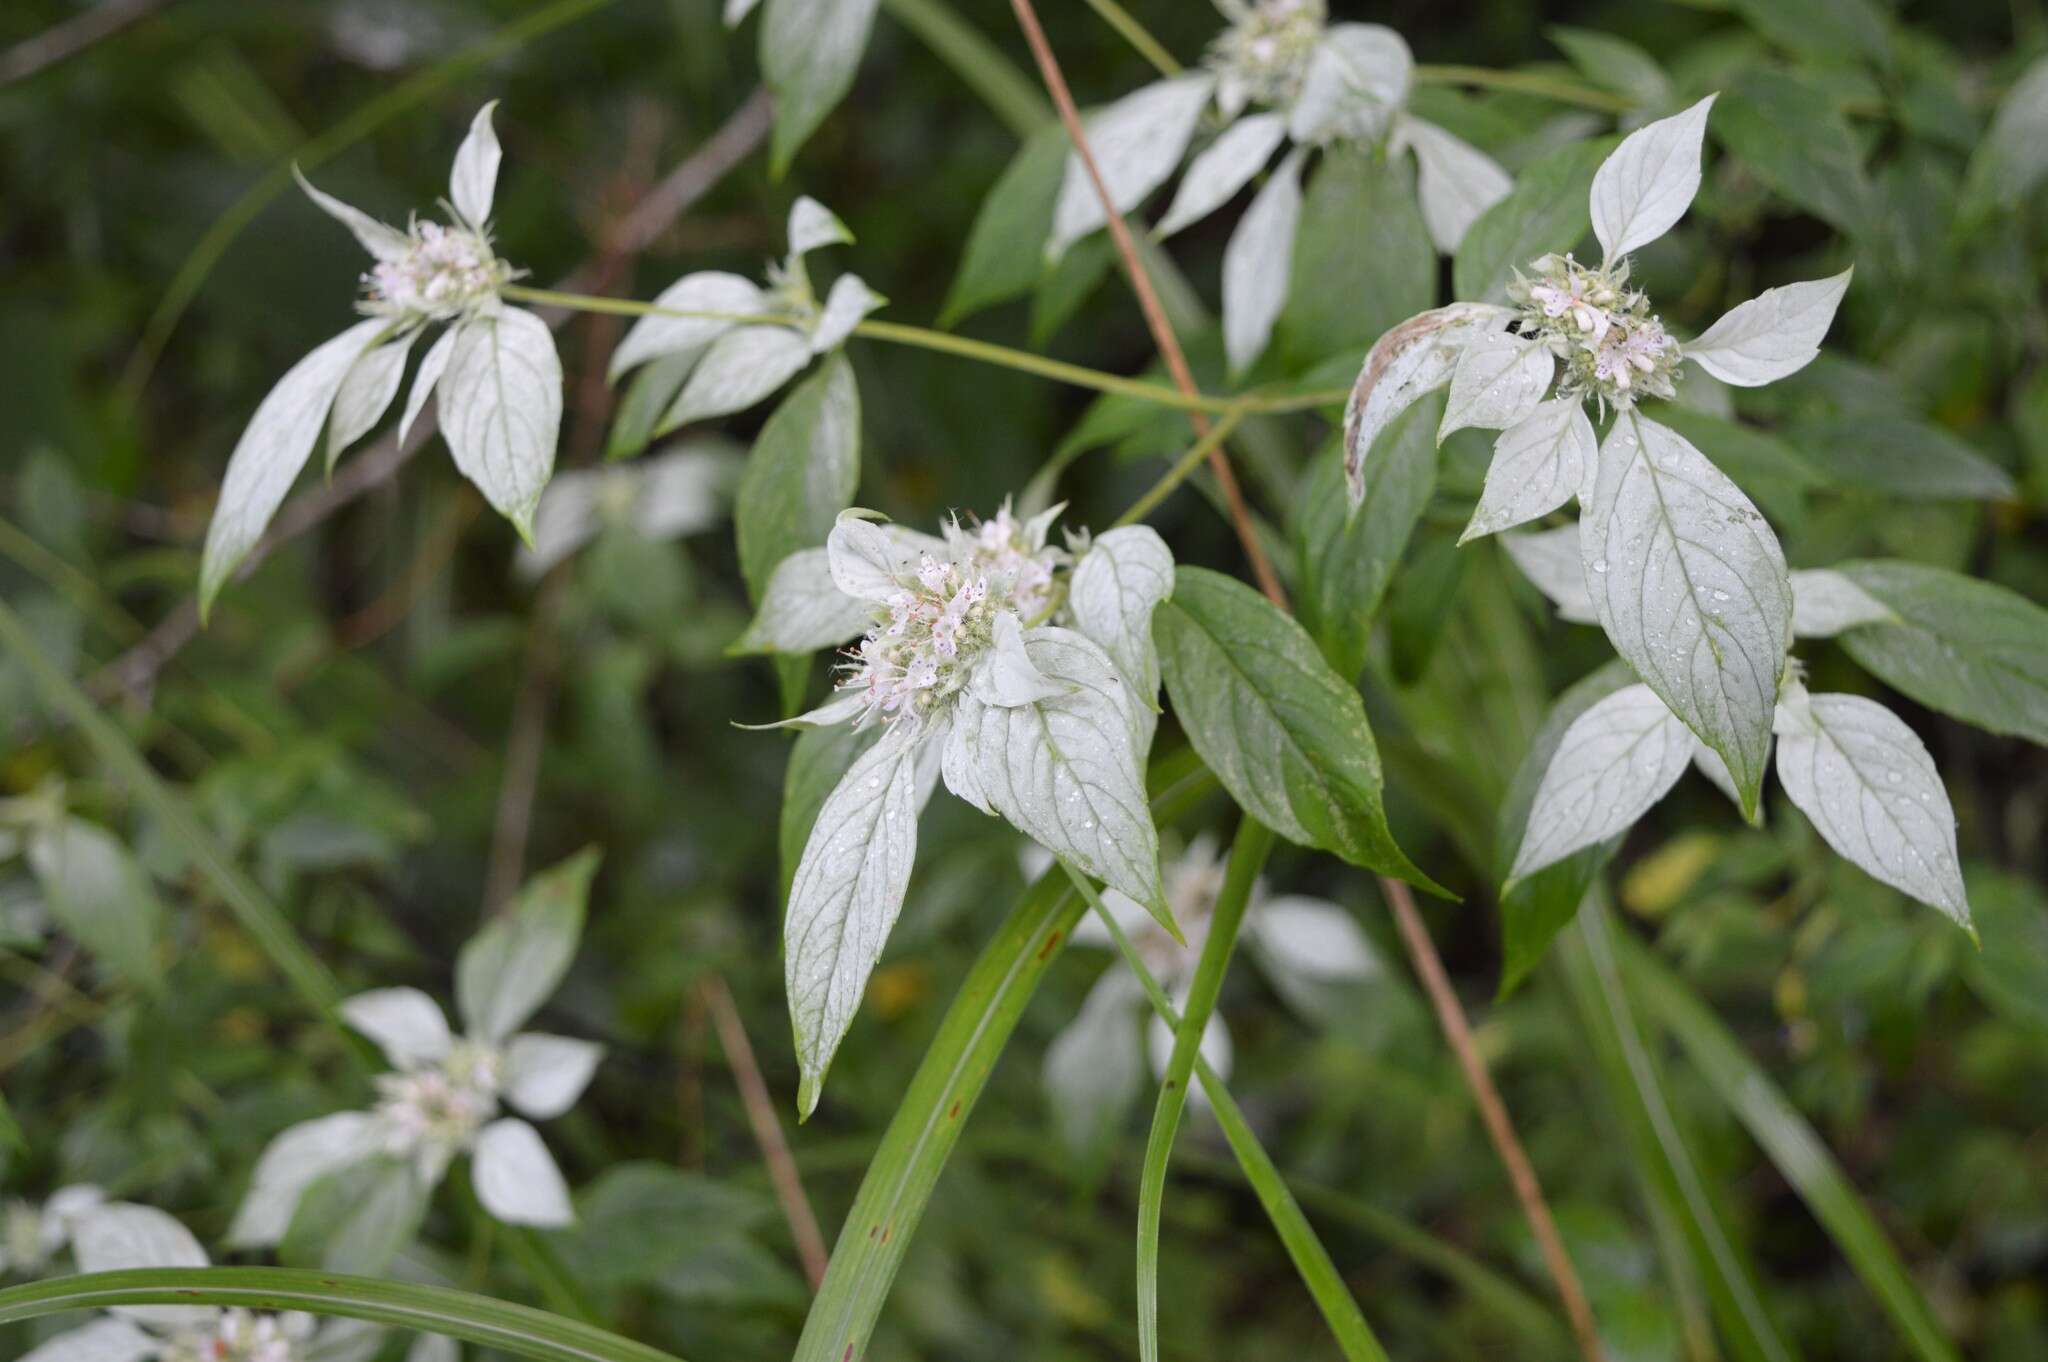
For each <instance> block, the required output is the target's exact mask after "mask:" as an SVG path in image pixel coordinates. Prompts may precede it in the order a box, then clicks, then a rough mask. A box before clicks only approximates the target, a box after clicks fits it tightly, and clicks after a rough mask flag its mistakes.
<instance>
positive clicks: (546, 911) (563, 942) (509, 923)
mask: <svg viewBox="0 0 2048 1362" xmlns="http://www.w3.org/2000/svg"><path fill="white" fill-rule="evenodd" d="M594 872H595V865H594V862H592V861H591V860H590V858H588V857H587V856H586V857H579V858H576V859H575V860H572V861H569V862H565V863H564V864H563V865H561V866H558V867H556V868H554V869H552V870H548V871H543V872H542V873H541V874H540V875H538V876H536V877H535V878H534V879H533V881H532V882H530V883H529V884H528V885H527V886H526V888H525V889H523V890H521V891H520V896H519V898H518V900H517V901H516V902H515V903H514V904H513V907H512V910H511V911H510V912H505V913H500V914H498V915H496V916H494V917H492V918H491V920H490V921H489V923H487V924H486V925H485V926H484V928H483V930H482V931H479V932H478V933H477V934H476V935H475V936H473V937H471V938H470V939H469V941H468V942H467V943H466V944H465V945H464V946H463V948H462V950H461V951H460V952H458V953H457V955H456V957H455V1006H456V1010H457V1011H458V1012H460V1013H461V1014H462V1019H463V1022H464V1023H465V1026H466V1029H467V1030H468V1032H469V1034H470V1036H471V1037H472V1038H474V1039H476V1040H480V1041H483V1042H485V1043H486V1044H490V1045H499V1044H503V1043H504V1042H505V1041H506V1040H507V1039H508V1038H510V1036H511V1035H512V1033H513V1032H514V1031H517V1030H518V1029H519V1028H520V1026H521V1025H523V1024H524V1023H525V1021H526V1019H527V1018H528V1017H531V1016H532V1015H533V1014H534V1012H535V1011H537V1010H538V1009H539V1008H540V1005H541V1003H542V1002H544V1001H545V1000H546V999H547V996H548V995H549V994H550V993H553V992H554V991H555V989H556V987H557V986H558V985H559V984H560V983H561V982H562V976H563V975H565V974H567V973H568V972H569V964H570V962H571V961H572V960H574V959H575V957H576V943H577V941H578V940H579V939H580V938H581V936H582V933H583V914H584V895H585V894H586V893H587V892H588V888H589V877H590V875H591V874H593V873H594Z"/></svg>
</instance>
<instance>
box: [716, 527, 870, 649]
mask: <svg viewBox="0 0 2048 1362" xmlns="http://www.w3.org/2000/svg"><path fill="white" fill-rule="evenodd" d="M874 617H875V614H874V606H873V604H872V603H871V602H869V601H865V600H862V599H860V598H859V597H856V596H849V595H847V594H846V593H845V592H843V591H841V590H840V589H839V586H838V584H837V583H836V582H834V581H833V580H832V566H831V563H830V562H829V560H828V556H827V554H826V551H825V550H824V549H823V548H815V549H798V550H797V551H796V552H795V553H792V554H790V555H789V556H788V557H787V558H784V559H783V560H782V561H781V562H779V563H777V564H776V565H775V571H774V572H772V573H770V574H769V576H768V585H767V587H766V588H765V589H764V590H763V591H762V592H761V606H760V608H759V609H758V610H756V611H755V612H754V619H753V622H752V623H751V624H749V625H748V626H747V632H746V633H744V634H742V635H741V636H740V640H739V642H738V643H736V644H734V645H733V647H734V649H735V651H738V652H749V653H809V652H815V651H816V650H818V649H819V648H836V647H838V646H839V645H840V644H842V643H846V642H849V641H851V640H853V639H856V638H859V637H860V636H861V635H862V634H864V633H866V632H867V629H868V626H869V625H871V624H872V623H874Z"/></svg>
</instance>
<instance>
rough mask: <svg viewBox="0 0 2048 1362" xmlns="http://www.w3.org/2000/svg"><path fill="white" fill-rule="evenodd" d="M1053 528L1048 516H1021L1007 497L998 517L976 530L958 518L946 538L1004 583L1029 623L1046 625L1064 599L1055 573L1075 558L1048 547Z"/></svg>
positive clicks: (971, 563)
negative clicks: (1049, 616)
mask: <svg viewBox="0 0 2048 1362" xmlns="http://www.w3.org/2000/svg"><path fill="white" fill-rule="evenodd" d="M1048 528H1050V522H1049V520H1046V519H1044V518H1041V519H1038V520H1031V521H1023V520H1019V519H1017V517H1016V516H1014V515H1012V514H1011V513H1010V503H1009V502H1007V501H1006V502H1004V503H1003V507H1002V509H1001V510H999V511H997V512H996V513H995V517H994V518H993V519H990V520H984V521H982V522H981V523H980V524H979V525H976V526H975V527H974V528H973V529H971V530H969V529H966V528H963V527H962V526H961V524H960V522H959V521H957V520H956V521H953V522H952V523H951V524H950V525H948V526H947V527H946V540H947V542H948V543H950V544H952V545H953V546H954V548H955V550H956V552H955V554H954V557H955V558H957V559H959V560H960V561H962V562H964V563H966V564H967V565H968V568H969V570H970V571H972V572H976V573H979V574H981V575H982V576H984V577H987V578H988V579H989V580H991V581H993V582H996V583H998V584H999V586H1000V589H1002V590H1003V591H1005V592H1006V593H1007V594H1008V595H1009V598H1010V608H1011V609H1013V610H1015V611H1016V612H1017V616H1018V618H1019V619H1021V620H1022V621H1023V622H1024V623H1025V624H1026V625H1027V626H1028V625H1033V624H1039V623H1042V622H1043V621H1044V619H1045V617H1046V615H1048V614H1049V613H1050V612H1051V611H1052V609H1053V607H1054V606H1055V605H1056V604H1057V603H1058V600H1059V591H1058V586H1057V583H1056V582H1055V580H1054V573H1055V572H1056V571H1057V570H1058V569H1059V568H1061V567H1063V566H1065V565H1066V563H1067V562H1068V561H1069V558H1070V555H1069V554H1066V553H1062V552H1061V551H1060V550H1058V549H1051V548H1047V547H1046V545H1045V536H1046V531H1047V529H1048ZM1069 538H1070V539H1071V538H1072V536H1071V535H1069Z"/></svg>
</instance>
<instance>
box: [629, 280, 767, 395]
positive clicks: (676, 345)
mask: <svg viewBox="0 0 2048 1362" xmlns="http://www.w3.org/2000/svg"><path fill="white" fill-rule="evenodd" d="M770 305H771V304H770V302H769V298H768V295H767V294H765V293H763V292H762V291H761V286H760V285H758V284H756V283H755V282H754V281H753V280H751V279H745V278H742V277H741V276H739V275H737V274H727V273H725V272H724V271H722V270H700V271H699V272H697V273H696V274H686V275H684V276H683V277H682V278H680V279H678V280H676V281H675V282H674V283H673V284H670V285H669V286H668V287H667V288H665V289H663V290H662V291H661V292H660V293H659V294H657V295H656V296H655V299H654V302H653V304H652V306H654V307H660V308H667V309H668V310H669V311H671V312H716V313H724V314H726V315H727V316H733V317H755V316H760V315H761V314H762V313H764V312H766V311H767V310H768V308H769V306H770ZM735 325H738V323H735V322H731V321H723V320H720V319H719V318H716V317H662V316H647V317H642V318H641V319H640V320H639V321H637V322H634V323H633V328H632V330H630V331H628V332H626V334H625V335H624V336H623V337H621V338H620V340H619V343H618V346H617V347H616V348H615V349H613V351H612V358H611V364H610V367H609V368H608V369H607V370H606V375H607V377H608V378H609V380H610V381H611V382H614V383H616V382H618V379H619V375H620V374H623V373H625V372H626V371H627V370H628V369H631V368H633V367H634V366H635V365H639V364H645V363H646V362H647V361H648V360H651V359H658V358H660V357H661V356H663V355H679V354H687V353H690V352H693V351H700V350H702V349H703V348H704V347H705V346H708V345H709V344H711V342H713V341H715V340H717V339H718V338H719V337H720V336H722V335H724V334H725V333H726V332H727V331H730V330H731V329H732V328H733V327H734V326H735Z"/></svg>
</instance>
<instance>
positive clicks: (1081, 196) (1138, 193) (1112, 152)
mask: <svg viewBox="0 0 2048 1362" xmlns="http://www.w3.org/2000/svg"><path fill="white" fill-rule="evenodd" d="M1215 84H1216V82H1215V80H1214V78H1212V77H1210V76H1207V75H1191V76H1179V77H1176V78H1174V79H1172V80H1162V81H1157V82H1155V83H1153V84H1151V85H1147V86H1145V87H1143V88H1142V89H1138V90H1134V91H1132V92H1131V93H1130V94H1128V95H1125V96H1124V97H1123V98H1122V99H1119V100H1118V101H1117V102H1116V103H1114V104H1112V105H1110V106H1109V107H1108V108H1106V109H1103V110H1101V111H1100V112H1098V113H1096V114H1094V115H1093V116H1091V117H1090V118H1089V119H1088V147H1089V150H1090V151H1091V152H1093V153H1094V157H1095V165H1096V168H1097V169H1098V170H1100V171H1101V172H1102V182H1103V184H1104V185H1105V186H1106V187H1107V188H1108V190H1109V197H1110V201H1111V202H1112V203H1113V204H1114V205H1115V207H1116V211H1117V212H1119V213H1128V212H1130V211H1131V210H1132V209H1133V208H1136V207H1137V206H1138V204H1139V203H1140V202H1141V201H1142V200H1143V199H1144V198H1145V196H1146V195H1147V194H1150V193H1151V192H1152V191H1153V190H1155V189H1157V188H1158V187H1159V186H1160V185H1161V184H1162V183H1164V182H1165V180H1166V177H1167V176H1168V175H1171V174H1172V173H1173V168H1174V167H1175V166H1177V165H1179V164H1180V157H1181V153H1182V152H1183V151H1185V150H1187V145H1188V139H1189V138H1190V137H1192V136H1194V132H1195V121H1196V120H1197V119H1199V118H1200V117H1201V116H1202V106H1203V105H1205V104H1207V103H1208V102H1209V93H1210V91H1211V90H1212V89H1214V88H1215ZM1105 221H1107V218H1106V217H1105V216H1104V215H1103V211H1102V199H1101V197H1100V196H1099V195H1098V194H1097V193H1096V192H1095V182H1094V180H1093V179H1092V178H1091V177H1090V176H1089V174H1088V169H1087V167H1086V166H1084V165H1082V164H1081V158H1080V157H1079V156H1078V155H1075V154H1072V153H1069V154H1068V156H1067V169H1066V178H1065V179H1063V180H1062V181H1061V182H1060V195H1059V199H1058V200H1057V201H1056V203H1055V205H1054V208H1053V218H1052V235H1051V237H1049V238H1048V239H1047V241H1046V243H1045V253H1046V258H1047V259H1048V260H1058V259H1059V258H1060V257H1061V256H1062V255H1065V254H1066V251H1067V247H1068V246H1070V245H1072V244H1073V243H1074V242H1076V241H1078V240H1080V239H1081V238H1082V237H1084V236H1086V235H1088V233H1090V232H1092V231H1094V230H1095V229H1096V228H1098V227H1100V226H1102V224H1103V223H1104V222H1105Z"/></svg>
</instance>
